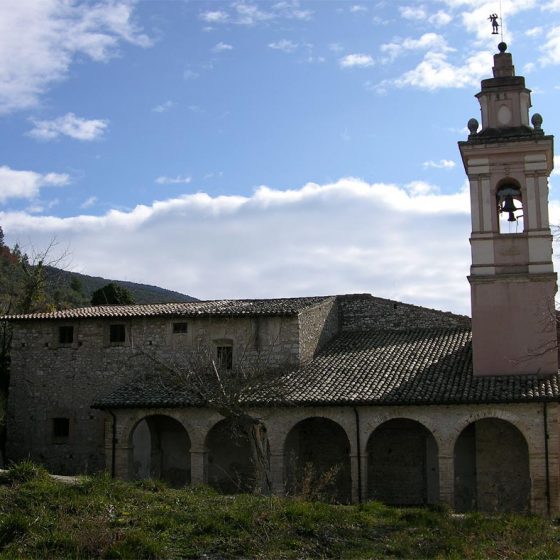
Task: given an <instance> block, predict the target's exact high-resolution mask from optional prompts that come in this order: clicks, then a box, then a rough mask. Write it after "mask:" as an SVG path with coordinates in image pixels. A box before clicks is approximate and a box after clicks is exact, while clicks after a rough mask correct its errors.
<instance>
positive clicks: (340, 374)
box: [7, 43, 560, 516]
mask: <svg viewBox="0 0 560 560" xmlns="http://www.w3.org/2000/svg"><path fill="white" fill-rule="evenodd" d="M498 49H499V52H498V53H497V54H495V55H494V67H493V77H491V78H489V79H485V80H483V81H482V84H481V91H480V93H478V94H477V96H476V97H477V98H478V101H479V103H480V110H481V123H480V124H479V122H478V121H477V120H476V119H471V120H470V121H469V123H468V129H469V135H468V138H467V139H466V140H465V141H461V142H459V150H460V153H461V157H462V160H463V164H464V167H465V172H466V174H467V176H468V178H469V184H470V200H471V218H472V233H471V237H470V243H471V250H472V263H471V269H470V275H469V277H468V281H469V283H470V286H471V301H472V320H471V319H469V318H468V317H464V316H459V315H454V314H451V313H444V312H441V311H435V310H431V309H426V308H422V307H418V306H414V305H409V304H404V303H400V302H396V301H391V300H386V299H382V298H377V297H374V296H371V295H369V294H351V295H337V296H324V297H306V298H285V299H270V300H219V301H200V302H189V303H176V304H157V305H125V306H98V307H88V308H78V309H71V310H61V311H55V312H52V313H35V314H31V315H19V316H11V317H9V320H10V321H11V323H12V325H13V330H14V336H13V345H12V365H11V385H10V389H9V400H8V426H7V428H8V443H7V457H8V459H10V460H14V461H17V460H20V459H23V458H26V457H30V458H31V459H32V460H34V461H38V462H41V463H44V464H45V465H46V466H47V467H48V468H49V469H51V470H52V471H53V472H56V473H60V474H71V473H81V472H95V471H99V470H103V469H106V470H108V471H109V472H111V473H112V474H113V475H114V476H117V477H122V478H125V479H138V478H148V477H155V478H161V479H163V480H165V481H167V482H169V483H170V484H172V485H175V486H182V485H185V484H199V483H207V484H210V485H213V486H215V487H217V488H219V489H220V490H222V491H225V492H236V491H247V490H249V489H250V488H251V487H252V486H251V484H252V482H251V481H252V480H253V479H254V476H255V474H254V472H255V465H254V464H253V460H252V458H253V455H252V453H251V449H250V445H249V443H248V441H247V440H243V438H239V437H238V438H235V437H233V436H232V432H231V429H230V423H231V422H230V420H228V419H227V418H224V416H223V415H221V414H220V412H219V411H218V410H217V409H216V407H212V406H209V405H208V402H205V401H204V399H203V398H202V397H201V395H200V394H197V392H196V391H193V388H192V387H190V386H189V384H188V383H182V384H181V383H179V382H170V381H169V379H168V378H165V377H164V376H162V375H161V374H160V373H159V371H160V370H159V366H158V364H159V363H162V362H166V363H179V360H180V359H181V356H182V355H184V354H185V352H191V353H192V352H195V351H196V349H197V348H200V347H201V346H204V347H205V348H208V349H210V352H211V353H212V354H213V357H214V359H215V360H216V363H219V364H220V366H221V367H222V368H223V370H224V371H225V372H226V374H227V371H232V372H233V371H235V368H236V367H238V366H239V364H240V363H242V362H244V363H248V364H253V365H255V364H257V365H258V364H259V363H260V362H259V360H260V358H261V357H262V356H265V357H266V364H267V367H273V368H277V370H278V371H279V372H280V373H278V376H279V379H280V380H281V383H280V384H279V385H278V387H279V389H278V390H276V391H272V392H269V393H268V394H267V393H266V391H265V392H263V393H260V394H259V393H257V394H256V395H253V396H252V398H251V400H250V403H249V405H250V410H251V414H252V415H253V416H255V417H258V418H259V420H260V422H262V424H263V426H264V428H265V430H266V440H267V448H268V457H269V461H270V479H271V480H270V482H271V487H272V491H273V492H275V493H278V494H288V495H290V494H297V493H298V492H299V491H300V487H299V483H300V481H301V477H302V476H308V477H310V476H312V475H313V476H315V477H317V478H318V479H320V478H321V477H322V476H324V475H325V473H330V474H331V475H332V480H333V484H332V485H331V486H330V487H328V488H327V487H325V491H326V492H328V494H329V496H330V498H331V499H333V500H336V501H338V502H342V503H349V502H362V501H366V500H379V501H382V502H384V503H387V504H394V505H422V504H434V503H444V504H448V505H449V506H450V507H451V508H453V509H455V510H456V511H472V510H482V511H489V512H492V511H517V512H526V513H535V514H540V515H545V516H551V515H558V514H559V513H560V425H559V421H560V407H559V399H560V381H559V375H558V342H557V320H556V311H555V305H554V303H555V302H554V299H555V294H556V289H557V283H556V274H555V272H554V269H553V265H552V235H551V231H550V224H549V216H548V177H549V175H550V173H551V171H552V167H553V137H552V136H549V135H546V134H545V133H544V131H543V129H542V122H543V119H542V117H541V116H540V115H539V114H537V113H534V114H533V115H532V117H531V118H530V117H529V109H530V107H531V96H530V90H529V89H527V88H526V87H525V80H524V78H523V77H520V76H516V75H515V70H514V66H513V62H512V56H511V54H510V53H508V52H506V51H507V47H506V45H505V44H504V43H500V45H499V47H498Z"/></svg>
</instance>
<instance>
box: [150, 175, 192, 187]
mask: <svg viewBox="0 0 560 560" xmlns="http://www.w3.org/2000/svg"><path fill="white" fill-rule="evenodd" d="M191 181H192V177H182V176H181V175H177V176H176V177H166V176H165V175H162V176H161V177H158V178H157V179H156V183H157V184H158V185H187V184H188V183H190V182H191Z"/></svg>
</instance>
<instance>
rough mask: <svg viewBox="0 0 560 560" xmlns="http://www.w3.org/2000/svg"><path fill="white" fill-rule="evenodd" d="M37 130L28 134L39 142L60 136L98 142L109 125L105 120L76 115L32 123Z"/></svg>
mask: <svg viewBox="0 0 560 560" xmlns="http://www.w3.org/2000/svg"><path fill="white" fill-rule="evenodd" d="M32 122H33V124H34V125H35V128H33V129H31V130H30V131H29V132H28V133H27V134H28V136H31V137H32V138H36V139H37V140H55V139H57V138H58V137H59V136H68V137H69V138H73V139H74V140H83V141H90V140H97V139H99V138H101V136H103V133H104V132H105V130H106V129H107V126H108V125H109V121H107V120H105V119H82V118H81V117H77V116H76V115H75V114H74V113H66V115H64V116H62V117H58V118H56V119H53V120H50V121H35V120H34V121H32Z"/></svg>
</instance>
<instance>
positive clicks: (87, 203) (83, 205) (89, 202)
mask: <svg viewBox="0 0 560 560" xmlns="http://www.w3.org/2000/svg"><path fill="white" fill-rule="evenodd" d="M96 203H97V197H96V196H90V197H89V198H86V200H84V201H83V202H82V203H81V204H80V208H90V207H91V206H93V205H94V204H96Z"/></svg>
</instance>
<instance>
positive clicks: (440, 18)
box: [428, 10, 453, 27]
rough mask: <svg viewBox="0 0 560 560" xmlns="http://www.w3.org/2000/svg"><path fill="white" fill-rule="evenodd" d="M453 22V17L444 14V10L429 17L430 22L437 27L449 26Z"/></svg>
mask: <svg viewBox="0 0 560 560" xmlns="http://www.w3.org/2000/svg"><path fill="white" fill-rule="evenodd" d="M452 20H453V18H452V17H451V15H450V14H448V13H447V12H444V11H443V10H439V11H437V12H436V13H435V14H432V15H431V16H429V17H428V21H429V22H430V23H431V24H433V25H435V26H436V27H443V26H444V25H448V24H449V23H451V21H452Z"/></svg>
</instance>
